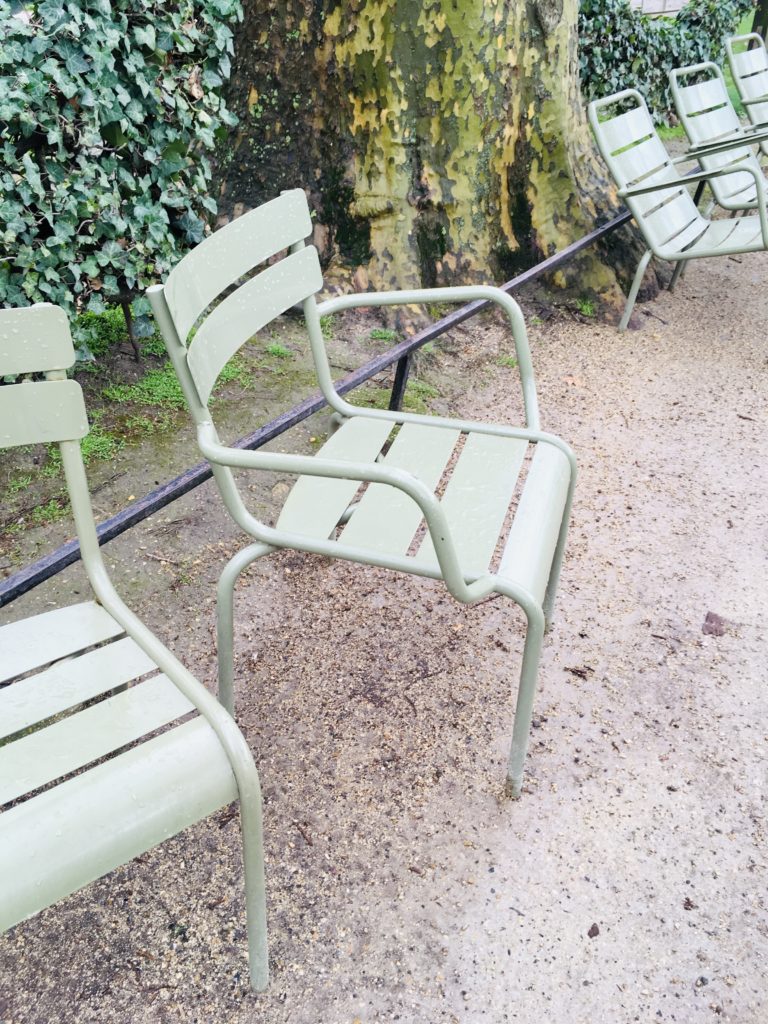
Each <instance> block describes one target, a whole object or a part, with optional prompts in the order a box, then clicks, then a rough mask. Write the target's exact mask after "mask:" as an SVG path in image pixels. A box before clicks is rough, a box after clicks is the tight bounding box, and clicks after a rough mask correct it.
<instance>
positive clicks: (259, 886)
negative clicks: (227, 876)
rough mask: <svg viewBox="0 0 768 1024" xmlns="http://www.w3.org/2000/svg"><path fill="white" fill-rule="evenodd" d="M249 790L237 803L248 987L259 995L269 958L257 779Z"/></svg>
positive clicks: (266, 974)
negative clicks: (240, 834) (246, 795)
mask: <svg viewBox="0 0 768 1024" xmlns="http://www.w3.org/2000/svg"><path fill="white" fill-rule="evenodd" d="M254 774H255V772H254ZM249 788H250V789H251V790H252V792H251V793H249V795H248V797H247V798H246V799H242V798H241V800H240V826H241V829H242V835H243V868H244V873H245V918H246V928H247V931H248V957H249V962H250V976H251V987H252V988H253V989H254V991H256V992H262V991H263V990H264V989H265V988H266V987H267V984H268V982H269V955H268V948H267V903H266V890H265V883H264V844H263V838H262V813H261V789H260V787H259V783H258V777H257V779H256V784H255V787H254V786H251V787H249Z"/></svg>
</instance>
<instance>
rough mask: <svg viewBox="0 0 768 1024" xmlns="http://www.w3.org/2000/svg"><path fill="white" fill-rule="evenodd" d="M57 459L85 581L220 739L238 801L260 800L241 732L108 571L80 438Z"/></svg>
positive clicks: (64, 447) (66, 444) (65, 446)
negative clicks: (124, 597)
mask: <svg viewBox="0 0 768 1024" xmlns="http://www.w3.org/2000/svg"><path fill="white" fill-rule="evenodd" d="M60 447H61V458H62V465H63V467H64V474H65V477H66V480H67V485H68V487H69V490H70V494H71V496H72V511H73V513H74V516H75V523H76V526H77V534H78V539H79V541H80V548H81V551H82V555H83V564H84V565H85V568H86V572H87V574H88V579H89V581H90V583H91V586H92V587H93V590H94V593H95V594H96V597H97V598H98V600H99V602H100V603H101V605H102V606H103V607H104V608H105V609H106V611H107V612H109V614H110V615H111V616H112V617H113V618H114V619H116V620H117V621H118V622H119V623H120V625H121V626H122V627H123V629H124V630H125V631H126V633H127V634H128V635H129V636H130V637H131V638H132V639H133V640H134V641H135V642H136V643H137V644H138V646H139V647H140V648H141V649H142V650H143V651H144V652H145V653H146V654H147V655H148V656H149V657H150V658H151V659H152V661H154V662H155V664H156V665H157V666H158V667H159V668H160V670H161V671H162V672H164V673H165V674H166V675H167V676H168V677H169V678H170V679H171V680H172V681H173V682H174V683H175V685H176V686H178V688H179V690H181V692H182V693H183V694H184V696H185V697H186V698H187V699H188V700H189V702H190V703H191V704H193V705H194V707H196V708H197V710H198V711H199V712H200V714H201V715H202V716H203V717H204V718H205V719H206V721H207V722H208V724H209V725H210V726H211V728H212V729H213V731H214V732H215V733H216V736H217V737H218V739H219V742H220V743H221V745H222V747H223V748H224V751H225V753H226V755H227V758H228V759H229V763H230V765H231V767H232V773H233V774H234V776H235V779H236V781H237V789H238V793H239V794H240V798H241V800H246V801H248V800H251V801H257V802H259V801H260V800H261V794H260V790H259V778H258V775H257V773H256V766H255V764H254V761H253V757H252V755H251V752H250V750H249V748H248V744H247V743H246V742H245V739H244V738H243V735H242V733H241V732H240V730H239V729H238V727H237V726H236V725H235V722H234V720H233V719H232V718H231V717H230V715H228V714H227V712H226V711H225V710H224V708H223V707H222V706H221V705H220V704H219V702H218V701H217V700H216V698H215V697H214V696H213V694H212V693H209V691H208V690H207V689H206V688H205V687H204V686H203V685H202V683H201V682H200V681H199V680H197V679H195V677H194V676H193V675H192V673H191V672H189V671H188V670H187V669H186V668H185V667H184V665H182V663H181V662H180V661H179V660H178V659H177V658H176V657H175V656H174V655H173V654H171V652H170V651H169V650H168V649H167V647H165V646H164V645H163V644H162V643H161V642H160V641H159V640H158V639H157V637H156V636H155V635H154V633H152V632H151V631H150V630H149V629H148V628H147V626H145V625H144V623H143V622H142V621H141V619H139V618H138V616H137V615H135V614H134V613H133V612H132V611H131V610H130V608H128V607H127V606H126V605H125V603H124V602H123V600H122V598H121V597H120V596H119V594H118V593H117V591H116V590H115V588H114V586H113V585H112V581H111V580H110V578H109V575H108V574H107V570H106V567H105V565H104V561H103V559H102V557H101V550H100V548H99V542H98V539H97V537H96V528H95V526H94V522H93V513H92V511H91V503H90V498H89V496H88V485H87V482H86V478H85V469H84V466H83V461H82V456H81V454H80V444H79V442H78V441H65V442H63V443H62V444H61V446H60Z"/></svg>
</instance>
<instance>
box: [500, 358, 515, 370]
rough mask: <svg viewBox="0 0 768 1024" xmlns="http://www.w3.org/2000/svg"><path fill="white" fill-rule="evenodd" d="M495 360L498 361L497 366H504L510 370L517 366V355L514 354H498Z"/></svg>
mask: <svg viewBox="0 0 768 1024" xmlns="http://www.w3.org/2000/svg"><path fill="white" fill-rule="evenodd" d="M497 362H498V364H499V366H506V367H508V368H509V369H510V370H514V368H515V367H516V366H517V357H516V356H499V358H498V360H497Z"/></svg>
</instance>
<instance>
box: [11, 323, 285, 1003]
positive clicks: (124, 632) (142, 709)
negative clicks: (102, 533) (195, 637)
mask: <svg viewBox="0 0 768 1024" xmlns="http://www.w3.org/2000/svg"><path fill="white" fill-rule="evenodd" d="M74 358H75V354H74V350H73V347H72V341H71V338H70V334H69V326H68V323H67V319H66V316H65V314H64V312H63V311H62V310H61V309H59V308H58V307H56V306H51V305H47V304H46V305H38V306H32V307H30V308H27V309H6V310H0V378H2V377H4V376H17V377H18V376H21V377H25V376H30V375H41V374H42V379H39V380H34V381H33V380H25V381H24V382H23V383H19V382H18V381H17V383H14V384H6V385H4V386H0V448H11V447H15V446H18V445H27V444H39V443H43V442H45V443H52V442H57V443H58V444H59V448H60V451H61V459H62V465H63V468H64V474H65V477H66V483H67V489H68V492H69V498H70V502H71V509H72V513H73V516H74V521H75V527H76V529H77V536H78V539H79V541H80V548H81V552H82V557H83V564H84V566H85V570H86V573H87V575H88V579H89V581H90V585H91V587H92V588H93V598H92V599H91V600H89V601H85V602H79V603H77V604H72V605H68V606H65V607H60V608H56V609H54V610H51V611H46V612H43V613H42V614H40V615H35V616H33V617H31V618H27V619H22V620H20V621H17V622H11V623H9V624H6V625H3V626H1V627H0V807H2V813H0V932H1V931H5V930H6V929H8V928H10V927H12V926H13V925H15V924H17V923H18V922H20V921H23V920H24V919H25V918H28V917H31V916H32V915H33V914H36V913H37V912H38V911H40V910H42V909H43V908H44V907H47V906H50V905H51V904H52V903H55V902H56V901H57V900H59V899H61V898H62V897H64V896H67V895H68V894H69V893H72V892H74V891H75V890H77V889H80V888H82V887H83V886H85V885H87V884H88V883H89V882H91V881H93V880H94V879H97V878H100V877H101V876H102V875H105V874H106V873H107V872H109V871H111V870H112V869H113V868H115V867H117V866H118V865H120V864H124V863H126V862H127V861H129V860H131V859H132V858H133V857H136V856H138V855H139V854H141V853H143V852H144V851H146V850H148V849H150V848H151V847H153V846H156V845H157V844H158V843H160V842H162V841H163V840H164V839H167V838H169V837H170V836H173V835H175V834H176V833H178V832H180V831H181V830H182V829H185V828H186V827H187V826H188V825H191V824H193V823H194V822H197V821H199V820H201V819H202V818H205V817H207V816H208V815H209V814H211V813H212V812H213V811H215V810H217V809H218V808H220V807H223V806H225V805H226V804H229V803H231V802H232V801H235V800H239V801H240V815H241V822H242V834H243V859H244V862H245V883H246V910H247V920H248V941H249V946H250V962H251V982H252V985H253V987H254V988H255V989H263V988H264V987H265V986H266V984H267V978H268V971H267V945H266V914H265V902H264V866H263V854H262V836H261V794H260V790H259V780H258V775H257V773H256V768H255V766H254V764H253V759H252V758H251V754H250V751H249V750H248V747H247V745H246V743H245V740H244V739H243V737H242V735H241V733H240V731H239V729H238V728H237V726H236V725H235V723H234V722H233V720H232V718H231V717H230V715H228V714H227V712H226V711H225V710H224V708H222V707H221V705H220V704H219V703H218V701H217V700H216V699H215V697H213V695H212V694H210V693H209V692H208V690H206V689H205V687H204V686H202V684H201V683H199V682H198V681H197V680H196V679H195V678H194V677H193V676H191V675H190V673H189V672H188V671H187V670H186V669H185V668H184V667H183V665H181V664H180V662H179V661H177V659H176V658H175V657H174V656H173V655H172V654H171V653H170V651H168V650H167V649H166V648H165V647H164V646H163V645H162V644H161V643H160V642H159V641H158V640H157V639H156V637H154V636H153V635H152V633H150V631H149V630H148V629H147V627H146V626H144V625H143V624H142V622H140V621H139V619H138V618H137V617H136V616H135V615H134V614H133V613H132V612H131V611H129V609H128V608H126V606H125V605H124V604H123V602H122V601H121V600H120V598H119V597H118V595H117V594H116V593H115V590H114V589H113V586H112V584H111V582H110V580H109V577H108V576H107V572H106V569H105V566H104V563H103V561H102V558H101V553H100V550H99V545H98V542H97V539H96V530H95V526H94V521H93V514H92V511H91V503H90V497H89V494H88V485H87V481H86V477H85V469H84V466H83V460H82V457H81V453H80V438H82V437H84V436H85V435H86V434H87V433H88V420H87V418H86V411H85V406H84V404H83V397H82V393H81V390H80V386H79V384H77V383H76V382H75V381H73V380H67V375H66V372H65V370H66V368H67V367H69V366H71V364H72V363H73V362H74ZM126 747H129V749H126Z"/></svg>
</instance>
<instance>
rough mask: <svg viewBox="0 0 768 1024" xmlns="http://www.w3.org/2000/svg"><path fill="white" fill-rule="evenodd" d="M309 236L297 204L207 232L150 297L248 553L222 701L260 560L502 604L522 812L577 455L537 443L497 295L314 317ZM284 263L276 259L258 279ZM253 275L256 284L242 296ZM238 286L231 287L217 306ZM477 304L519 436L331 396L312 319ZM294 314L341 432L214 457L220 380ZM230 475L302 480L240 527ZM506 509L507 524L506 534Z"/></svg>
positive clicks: (510, 305) (378, 300) (223, 626)
mask: <svg viewBox="0 0 768 1024" xmlns="http://www.w3.org/2000/svg"><path fill="white" fill-rule="evenodd" d="M311 232H312V222H311V220H310V214H309V209H308V206H307V200H306V197H305V195H304V193H303V192H302V191H301V190H299V189H295V190H292V191H289V192H285V193H283V194H282V195H281V196H280V197H279V198H277V199H274V200H273V201H271V202H269V203H266V204H265V205H264V206H261V207H259V208H258V209H256V210H252V211H251V212H250V213H247V214H246V215H245V216H243V217H240V218H238V219H237V220H235V221H233V222H232V223H231V224H229V225H227V226H226V227H223V228H221V229H220V230H219V231H217V232H215V233H214V234H213V235H212V236H211V237H210V238H208V239H206V240H205V241H204V242H202V243H201V244H200V245H199V246H197V248H196V249H194V250H193V251H192V252H191V253H189V254H188V255H187V256H186V257H185V258H184V259H183V260H182V261H181V263H180V264H179V265H178V266H177V267H176V269H175V270H174V271H173V272H172V273H171V274H170V276H169V277H168V280H167V281H166V283H165V285H163V286H159V285H158V286H155V287H154V288H151V289H150V290H149V299H150V302H151V303H152V308H153V310H154V313H155V317H156V318H157V321H158V324H159V326H160V329H161V331H162V334H163V337H164V338H165V343H166V346H167V348H168V352H169V354H170V357H171V360H172V362H173V365H174V367H175V368H176V372H177V374H178V376H179V380H180V382H181V386H182V388H183V389H184V394H185V396H186V400H187V403H188V405H189V409H190V412H191V414H192V417H193V419H194V421H195V423H196V425H197V437H198V443H199V445H200V449H201V451H202V452H203V454H204V455H205V457H206V458H207V459H208V460H209V461H210V463H211V465H212V467H213V472H214V476H215V479H216V482H217V484H218V487H219V490H220V492H221V496H222V498H223V500H224V503H225V505H226V507H227V509H228V510H229V513H230V515H231V516H232V517H233V518H234V520H235V521H236V522H237V523H238V525H239V526H240V527H241V528H242V529H243V530H245V531H246V533H248V534H250V535H251V536H252V537H254V538H255V540H256V541H257V543H255V544H253V545H251V546H250V547H248V548H246V549H245V550H243V551H242V552H240V553H239V554H238V555H236V556H235V557H234V558H233V559H232V561H231V562H230V563H229V565H228V566H227V568H226V569H225V571H224V573H223V575H222V578H221V582H220V586H219V616H218V629H219V658H220V677H219V682H220V697H221V699H222V701H223V703H224V705H225V706H226V707H227V708H230V709H231V708H232V707H233V693H232V685H233V684H232V680H233V665H232V600H233V597H232V595H233V588H234V584H235V581H236V579H237V577H238V575H239V573H240V572H242V570H243V569H244V568H245V567H246V566H248V565H249V564H250V563H251V562H253V561H254V559H257V558H259V557H261V556H262V555H266V554H269V553H270V552H272V551H275V550H277V549H280V548H295V549H297V550H301V551H307V552H313V553H315V554H319V555H328V556H331V557H335V558H344V559H348V560H350V561H353V562H360V563H363V564H367V565H373V566H383V567H385V568H388V569H394V570H398V571H400V572H405V573H411V574H415V575H419V576H427V577H431V578H433V579H442V580H444V581H445V584H446V586H447V587H448V590H449V591H450V592H451V594H453V596H454V597H455V598H456V599H457V600H458V601H461V602H464V603H470V602H474V601H478V600H480V599H482V598H485V597H488V596H489V595H491V594H503V595H505V596H506V597H509V598H511V599H512V600H513V601H515V602H516V603H517V604H518V605H519V606H520V607H521V608H522V609H523V611H524V613H525V615H526V618H527V621H528V630H527V636H526V642H525V650H524V655H523V665H522V672H521V678H520V687H519V691H518V699H517V711H516V716H515V724H514V730H513V734H512V745H511V751H510V757H509V767H508V775H507V784H508V785H507V788H508V792H509V793H510V794H511V795H513V796H518V795H519V794H520V789H521V785H522V776H523V763H524V759H525V753H526V747H527V743H528V734H529V729H530V722H531V712H532V706H533V698H534V690H535V685H536V675H537V669H538V663H539V655H540V650H541V643H542V637H543V634H544V628H545V620H546V619H547V618H548V617H549V615H550V614H551V610H552V604H553V601H554V597H555V591H556V588H557V582H558V576H559V572H560V566H561V562H562V557H563V549H564V545H565V538H566V532H567V527H568V517H569V510H570V506H571V497H572V491H573V483H574V478H575V462H574V458H573V455H572V453H571V451H570V449H569V448H568V447H567V445H565V444H564V443H563V442H562V441H560V440H558V439H557V438H555V437H553V436H551V435H549V434H545V433H542V431H541V430H540V429H539V414H538V409H537V403H536V391H535V386H534V379H533V371H532V368H531V359H530V353H529V350H528V342H527V339H526V333H525V325H524V323H523V318H522V315H521V313H520V310H519V307H518V306H517V304H516V303H515V302H514V300H513V299H511V298H510V297H509V296H508V295H506V294H505V293H504V292H502V291H500V290H498V289H496V288H491V287H467V288H445V289H427V290H423V291H411V292H382V293H373V294H361V295H350V296H345V297H342V298H336V299H331V300H330V301H328V302H325V303H323V304H322V305H318V304H317V302H316V299H315V294H316V292H318V291H319V290H320V289H321V288H322V285H323V279H322V273H321V270H320V263H319V260H318V255H317V251H316V250H315V248H314V246H311V245H310V246H305V244H304V240H305V238H306V237H307V236H308V235H310V234H311ZM286 249H288V250H290V252H289V254H288V255H287V256H285V258H283V259H280V260H279V261H277V262H274V263H273V264H272V265H269V266H266V267H265V264H266V263H267V262H268V261H271V260H272V259H273V258H274V257H275V256H277V255H278V254H280V253H281V252H282V251H283V250H286ZM256 268H259V270H260V272H259V273H257V274H256V275H255V276H252V277H250V279H248V280H244V278H246V277H247V276H248V275H250V274H251V273H252V272H253V271H254V270H255V269H256ZM233 285H237V286H238V287H236V289H235V290H234V291H232V292H231V293H230V294H228V295H226V297H222V296H223V294H224V293H225V292H226V291H227V289H230V288H231V286H233ZM474 299H488V300H490V301H492V302H494V303H496V304H498V305H499V306H500V307H501V308H502V309H503V310H504V312H505V313H506V315H507V317H508V319H509V322H510V325H511V328H512V333H513V335H514V340H515V345H516V348H517V359H518V365H519V369H520V374H521V378H522V387H523V400H524V406H525V413H526V426H525V427H524V428H513V427H506V426H498V425H495V424H490V423H470V422H465V421H463V420H452V419H443V418H439V417H431V416H419V415H415V414H409V413H405V412H395V411H383V410H378V409H365V408H358V407H356V406H353V405H350V404H349V403H348V402H346V401H345V400H344V399H343V398H342V397H341V396H340V395H339V394H338V393H337V392H336V390H335V389H334V385H333V380H332V377H331V370H330V366H329V363H328V358H327V355H326V351H325V346H324V342H323V336H322V331H321V329H320V317H321V316H323V315H327V314H330V313H336V312H339V311H341V310H344V309H350V308H352V307H359V306H386V305H395V304H404V303H426V302H468V301H471V300H474ZM217 300H220V301H218V304H216V305H212V304H214V303H216V302H217ZM299 303H300V304H301V305H302V308H303V311H304V317H305V322H306V327H307V331H308V334H309V344H310V346H311V350H312V355H313V357H314V362H315V368H316V371H317V377H318V381H319V385H320V388H321V390H322V393H323V395H324V397H325V399H326V401H327V402H328V404H329V405H330V407H331V409H332V410H333V413H334V414H335V418H336V423H337V425H338V429H337V430H336V431H335V432H334V433H333V434H332V435H331V436H330V438H329V440H327V441H326V443H325V444H324V445H323V446H322V448H321V449H320V450H319V451H318V453H317V454H316V455H314V456H310V455H301V454H282V453H278V452H267V451H263V450H262V451H243V450H241V449H236V448H233V447H228V446H227V445H225V444H222V442H221V441H220V440H219V436H218V434H217V432H216V428H215V426H214V423H213V419H212V416H211V412H210V410H209V409H208V404H207V403H208V399H209V396H210V394H211V389H212V388H213V385H214V383H215V381H216V378H217V376H218V374H219V372H220V371H221V369H222V368H223V367H224V365H225V364H226V363H227V361H228V360H229V359H230V358H231V357H232V356H233V355H234V354H235V353H236V352H237V351H238V349H239V348H240V347H241V346H242V345H243V344H244V343H245V342H246V341H248V339H249V338H251V337H252V335H254V334H255V333H256V332H257V331H258V330H260V329H261V328H262V327H264V326H265V325H266V324H268V323H269V322H270V321H271V320H272V319H273V318H275V317H277V316H279V315H280V314H281V313H283V312H284V311H285V310H287V309H289V308H291V307H293V306H295V305H297V304H299ZM193 327H196V330H195V332H194V336H192V334H191V332H192V329H193ZM235 467H238V468H245V469H263V470H269V471H271V472H275V471H277V472H282V473H288V474H293V475H296V476H298V477H299V479H298V481H297V482H296V483H295V485H294V487H293V489H292V490H291V491H290V493H289V495H288V497H287V499H286V501H285V504H284V506H283V508H282V511H281V512H280V514H279V517H278V519H277V522H276V523H275V525H274V526H270V525H267V524H266V523H263V522H260V521H259V520H258V519H256V518H255V517H254V516H253V515H252V514H251V513H250V512H249V511H248V509H247V507H246V504H245V501H244V499H243V496H242V495H241V493H240V491H239V490H238V487H237V484H236V481H235V479H234V476H233V474H232V472H231V469H232V468H235ZM523 468H525V469H526V470H527V472H526V474H525V479H524V482H523V485H522V488H520V487H519V479H520V477H521V470H522V469H523ZM436 490H439V492H440V496H439V497H438V496H437V494H436ZM516 499H517V503H516V504H515V501H516ZM510 506H512V508H513V511H514V514H513V517H512V522H511V527H510V528H507V529H505V524H508V522H509V519H508V516H510ZM361 642H364V638H361Z"/></svg>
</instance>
